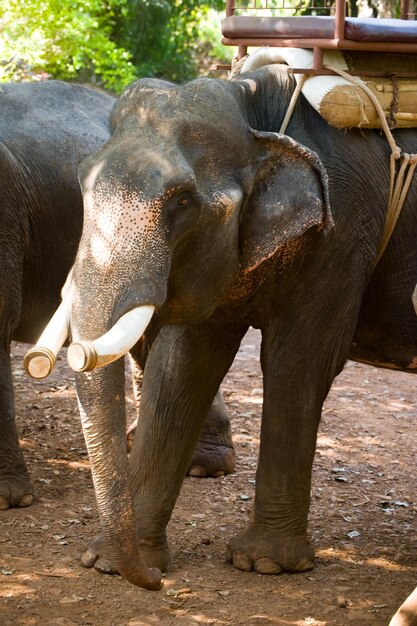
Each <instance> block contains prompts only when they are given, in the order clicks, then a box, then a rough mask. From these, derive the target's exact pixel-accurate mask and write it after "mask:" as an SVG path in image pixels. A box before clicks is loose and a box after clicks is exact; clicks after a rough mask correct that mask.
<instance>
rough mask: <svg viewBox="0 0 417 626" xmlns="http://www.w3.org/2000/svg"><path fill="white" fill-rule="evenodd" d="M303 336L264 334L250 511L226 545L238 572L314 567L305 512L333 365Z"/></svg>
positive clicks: (293, 330) (295, 332)
mask: <svg viewBox="0 0 417 626" xmlns="http://www.w3.org/2000/svg"><path fill="white" fill-rule="evenodd" d="M295 326H296V322H294V327H295ZM310 331H311V329H310ZM305 333H307V334H305ZM317 333H318V335H319V334H320V331H319V330H318V331H317ZM303 337H310V338H311V340H313V337H314V335H311V334H310V332H309V331H308V330H307V329H306V328H303V329H302V328H298V329H297V328H291V329H290V328H287V329H284V328H280V329H275V330H274V329H269V330H266V331H265V332H264V333H263V341H262V350H261V356H262V369H263V374H264V406H263V415H262V428H261V441H260V454H259V464H258V468H257V473H256V493H255V502H254V509H253V512H252V516H251V520H250V523H249V525H248V528H247V530H246V531H245V532H244V533H242V534H241V535H239V536H237V537H236V538H234V539H233V540H232V541H231V542H230V544H229V546H228V555H227V556H228V561H229V562H231V563H232V564H233V565H234V567H236V568H237V569H241V570H245V571H251V570H255V571H256V572H258V573H261V574H279V573H281V572H282V571H293V572H299V571H305V570H308V569H311V568H312V567H313V565H314V549H313V547H312V545H311V544H310V542H309V540H308V537H307V516H308V510H309V504H310V485H311V470H312V463H313V457H314V453H315V447H316V436H317V428H318V424H319V419H320V413H321V407H322V403H323V401H324V399H325V396H326V394H327V391H328V388H329V386H330V378H331V376H330V374H329V372H330V370H331V367H329V363H328V358H327V357H326V355H325V353H324V352H323V351H321V350H320V348H319V346H318V345H317V344H315V348H316V350H314V351H311V349H309V348H308V344H307V343H306V345H305V346H304V347H303V345H302V338H303ZM291 338H292V339H291Z"/></svg>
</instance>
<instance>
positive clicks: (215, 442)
mask: <svg viewBox="0 0 417 626" xmlns="http://www.w3.org/2000/svg"><path fill="white" fill-rule="evenodd" d="M235 466H236V452H235V449H234V447H233V441H232V437H231V434H230V433H229V434H226V435H225V434H223V435H218V434H214V435H212V434H208V433H203V434H202V436H201V437H200V440H199V442H198V444H197V447H196V449H195V450H194V454H193V458H192V461H191V463H190V467H189V469H188V474H189V476H197V477H200V478H206V477H207V476H214V477H216V476H224V475H225V474H231V473H232V472H233V471H234V469H235Z"/></svg>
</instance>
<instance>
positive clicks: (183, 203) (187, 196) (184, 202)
mask: <svg viewBox="0 0 417 626" xmlns="http://www.w3.org/2000/svg"><path fill="white" fill-rule="evenodd" d="M194 203H195V199H194V197H193V195H192V194H191V193H190V192H189V191H185V192H184V193H182V194H181V195H180V196H179V197H178V200H177V206H179V207H181V208H187V207H190V206H192V204H194Z"/></svg>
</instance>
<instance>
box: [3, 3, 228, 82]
mask: <svg viewBox="0 0 417 626" xmlns="http://www.w3.org/2000/svg"><path fill="white" fill-rule="evenodd" d="M224 5H225V2H223V0H208V1H206V2H201V1H198V0H87V1H86V0H25V1H24V2H23V1H22V0H0V81H5V80H15V81H16V80H29V79H31V78H32V79H35V80H36V79H38V80H39V79H42V78H43V77H47V76H50V77H53V78H57V79H61V80H77V81H82V82H89V83H95V84H97V85H98V86H100V87H104V88H106V89H109V90H111V91H113V92H115V93H120V91H122V89H123V88H124V87H125V86H126V85H127V84H129V83H130V82H132V81H133V80H135V79H136V78H140V77H142V76H158V77H162V78H166V79H168V80H174V81H179V82H181V81H185V80H188V79H191V78H193V77H195V76H196V74H197V73H199V72H200V70H204V68H205V67H206V66H208V65H209V64H210V59H212V58H216V59H218V60H230V58H231V56H232V55H233V50H231V49H229V48H225V47H224V46H221V44H220V19H221V14H220V13H219V12H221V11H222V10H224Z"/></svg>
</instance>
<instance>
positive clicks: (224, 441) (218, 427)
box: [127, 342, 236, 478]
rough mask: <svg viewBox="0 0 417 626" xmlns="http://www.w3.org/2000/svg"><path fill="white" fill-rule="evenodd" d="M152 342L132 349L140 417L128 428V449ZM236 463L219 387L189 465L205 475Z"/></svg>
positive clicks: (198, 474) (221, 472) (228, 469)
mask: <svg viewBox="0 0 417 626" xmlns="http://www.w3.org/2000/svg"><path fill="white" fill-rule="evenodd" d="M149 349H150V346H149V344H146V343H143V342H139V343H138V344H136V346H135V347H134V348H133V349H132V350H131V359H130V363H131V368H132V379H133V392H134V397H135V402H136V411H137V415H138V417H137V419H136V420H135V421H134V422H133V423H132V424H131V425H130V426H129V429H128V431H127V449H128V452H130V451H131V449H132V445H133V440H134V438H135V434H136V429H137V422H138V419H140V415H139V409H140V397H141V395H142V375H143V370H144V368H145V364H146V357H147V354H148V352H149ZM235 467H236V452H235V448H234V445H233V439H232V429H231V426H230V418H229V415H228V412H227V408H226V405H225V402H224V399H223V392H222V390H221V389H219V390H218V391H217V393H216V395H215V398H214V400H213V402H212V404H211V406H210V408H209V411H208V414H207V417H206V419H205V420H204V425H203V428H202V430H201V434H200V437H199V440H198V443H197V445H196V447H195V450H194V453H193V457H192V459H191V462H190V466H189V468H188V472H187V473H188V474H189V475H190V476H196V477H200V478H206V477H208V476H213V477H217V476H224V475H225V474H231V473H232V472H233V471H234V469H235Z"/></svg>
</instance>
